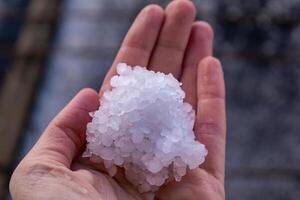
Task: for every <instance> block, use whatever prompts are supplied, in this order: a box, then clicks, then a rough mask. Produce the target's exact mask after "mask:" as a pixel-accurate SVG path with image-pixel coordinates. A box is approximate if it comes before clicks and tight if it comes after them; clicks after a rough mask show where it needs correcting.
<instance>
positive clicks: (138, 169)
mask: <svg viewBox="0 0 300 200" xmlns="http://www.w3.org/2000/svg"><path fill="white" fill-rule="evenodd" d="M117 73H118V75H116V76H114V77H113V78H112V79H111V81H110V83H111V86H112V90H110V91H106V92H105V93H104V94H103V96H102V97H101V99H100V104H101V105H100V107H99V110H97V111H95V112H93V113H92V117H93V119H92V122H90V123H89V124H88V125H87V149H86V152H85V155H86V156H90V157H91V156H97V157H98V158H100V160H102V161H103V162H104V164H105V167H106V169H107V171H108V173H109V174H110V175H111V176H113V175H114V174H115V172H116V166H120V167H123V168H124V169H125V175H126V178H127V179H128V180H129V181H130V182H131V183H132V184H133V185H135V186H136V187H137V188H138V189H139V191H140V192H149V191H155V190H157V189H158V187H159V186H161V185H163V184H164V183H165V182H167V181H171V180H174V179H175V180H176V181H180V180H181V177H182V176H184V175H185V174H186V170H187V167H188V168H189V169H194V168H196V167H198V166H199V165H200V164H201V163H203V162H204V159H205V156H206V155H207V150H206V148H205V146H204V145H203V144H201V143H200V142H199V141H196V140H195V135H194V131H193V127H194V121H195V112H194V110H193V108H192V106H191V105H190V104H188V103H185V102H183V100H184V97H185V93H184V91H183V90H182V89H181V87H180V86H181V83H179V82H178V81H177V80H176V79H175V78H174V77H173V76H172V75H171V74H168V75H166V74H163V73H160V72H156V73H155V72H153V71H149V70H147V69H146V68H143V67H139V66H136V67H133V68H132V67H130V66H128V65H126V64H124V63H121V64H119V65H118V66H117Z"/></svg>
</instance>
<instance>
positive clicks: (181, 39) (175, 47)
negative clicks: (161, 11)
mask: <svg viewBox="0 0 300 200" xmlns="http://www.w3.org/2000/svg"><path fill="white" fill-rule="evenodd" d="M165 12H166V19H165V23H164V25H163V27H162V30H161V34H160V36H159V38H158V42H157V45H156V47H155V48H154V51H153V54H152V57H151V59H150V64H149V68H150V69H151V70H154V71H160V72H164V73H167V74H168V73H172V74H173V75H174V77H176V78H179V77H180V73H181V66H182V60H183V56H184V52H185V49H186V46H187V43H188V39H189V36H190V32H191V28H192V24H193V21H194V19H195V15H196V9H195V6H194V4H193V3H192V2H191V1H187V0H176V1H172V2H171V3H170V4H169V5H168V6H167V8H166V10H165Z"/></svg>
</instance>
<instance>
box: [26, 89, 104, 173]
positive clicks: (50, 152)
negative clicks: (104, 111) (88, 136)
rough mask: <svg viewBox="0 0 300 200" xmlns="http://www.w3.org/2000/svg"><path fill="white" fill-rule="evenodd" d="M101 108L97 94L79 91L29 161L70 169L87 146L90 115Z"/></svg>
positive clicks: (52, 125)
mask: <svg viewBox="0 0 300 200" xmlns="http://www.w3.org/2000/svg"><path fill="white" fill-rule="evenodd" d="M98 106H99V97H98V94H97V92H96V91H94V90H92V89H84V90H82V91H80V92H79V93H78V94H77V95H76V96H75V97H74V98H73V100H72V101H71V102H70V103H69V104H68V105H67V106H66V107H65V108H64V109H63V110H62V111H61V112H60V113H59V114H58V115H57V116H56V117H55V118H54V119H53V120H52V122H50V124H49V126H48V127H47V128H46V130H45V132H44V133H43V135H42V136H41V138H40V139H39V141H38V142H37V144H36V145H35V146H34V147H33V148H32V150H31V151H30V153H29V154H28V156H27V159H37V160H39V161H46V162H53V163H56V164H62V165H64V166H66V167H70V165H71V163H72V161H73V158H74V157H75V156H76V155H77V154H78V153H79V151H80V148H81V147H82V146H83V145H84V144H85V141H86V140H85V131H86V125H87V123H88V122H89V121H90V120H91V117H90V116H89V112H91V111H94V110H96V109H97V108H98Z"/></svg>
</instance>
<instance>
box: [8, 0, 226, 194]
mask: <svg viewBox="0 0 300 200" xmlns="http://www.w3.org/2000/svg"><path fill="white" fill-rule="evenodd" d="M195 15H196V11H195V7H194V5H193V3H192V2H191V1H188V0H175V1H172V2H171V3H170V4H169V5H168V6H167V8H166V9H165V10H163V9H161V8H160V7H159V6H156V5H150V6H147V7H146V8H144V9H143V10H142V11H141V12H140V14H139V15H138V16H137V18H136V19H135V22H134V23H133V25H132V27H131V28H130V30H129V32H128V33H127V35H126V37H125V39H124V41H123V44H122V46H121V47H120V50H119V52H118V54H117V56H116V58H115V61H114V63H113V65H112V67H111V69H110V70H109V72H108V73H107V75H106V78H105V80H104V83H103V85H102V87H101V90H100V96H101V95H102V94H103V92H104V91H105V90H107V89H109V88H110V84H109V80H110V79H111V77H112V76H113V75H115V74H116V65H117V64H118V63H120V62H125V63H127V64H129V65H132V66H135V65H140V66H146V67H147V68H148V69H150V70H154V71H161V72H164V73H172V74H173V75H174V77H176V78H177V79H178V80H180V81H181V82H182V83H183V86H182V87H183V89H184V91H185V92H186V101H187V102H189V103H190V104H192V105H193V107H194V109H195V110H196V113H197V119H196V123H195V134H196V138H197V139H199V140H200V141H201V142H202V143H204V144H205V145H206V148H207V149H208V156H207V157H206V161H205V163H204V164H203V165H201V166H200V168H198V169H195V170H192V171H189V172H188V174H187V175H186V176H185V177H184V178H183V179H182V181H181V182H175V181H174V182H171V183H169V184H167V185H165V186H163V187H162V188H161V189H160V190H159V191H158V192H157V193H156V198H157V199H162V200H163V199H168V200H177V199H189V200H194V199H195V200H198V199H203V200H222V199H225V192H224V158H225V132H226V131H225V130H226V122H225V100H224V96H225V91H224V90H225V89H224V80H223V73H222V69H221V64H220V62H219V61H218V60H217V59H216V58H213V57H211V56H212V46H213V31H212V29H211V27H210V26H209V25H208V24H207V23H205V22H201V21H196V22H195V21H194V18H195ZM98 99H99V94H97V93H96V92H95V91H93V90H91V89H84V90H82V91H81V92H80V93H79V94H78V95H77V96H76V97H75V98H74V99H73V100H72V101H71V102H70V103H69V104H68V105H67V106H66V107H65V108H64V109H63V110H62V111H61V112H60V113H59V114H58V115H57V116H56V117H55V118H54V119H53V121H52V122H51V123H50V124H49V126H48V127H47V129H46V130H45V132H44V133H43V135H42V136H41V138H40V139H39V141H38V142H37V144H36V145H35V146H34V147H33V148H32V150H31V151H30V152H29V153H28V155H27V156H26V157H25V158H24V159H23V160H22V162H21V163H20V164H19V166H18V167H17V168H16V170H15V172H14V173H13V176H12V178H11V182H10V191H11V194H12V197H13V199H22V200H27V199H30V200H35V199H39V200H40V199H41V200H43V199H68V200H69V199H72V200H77V199H97V200H99V199H103V200H107V199H120V200H126V199H142V198H143V197H142V196H141V195H140V194H139V193H138V192H137V191H136V190H135V189H134V188H133V187H132V186H131V185H130V184H129V183H128V182H127V181H126V180H125V179H124V177H123V176H122V172H120V173H119V174H117V176H116V177H115V178H110V177H109V176H108V175H106V174H105V173H103V172H102V170H101V166H97V165H95V164H92V163H91V162H89V161H87V160H85V159H82V158H81V157H80V156H79V155H80V153H81V152H82V150H83V149H84V148H85V142H86V141H85V130H86V124H87V123H88V122H89V121H90V120H91V119H90V117H89V115H88V113H89V112H91V111H94V110H96V109H97V108H98V107H99V101H98Z"/></svg>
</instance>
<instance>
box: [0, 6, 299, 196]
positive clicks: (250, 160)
mask: <svg viewBox="0 0 300 200" xmlns="http://www.w3.org/2000/svg"><path fill="white" fill-rule="evenodd" d="M8 2H9V1H4V0H0V10H1V8H2V7H4V5H9V3H8ZM11 2H13V1H11ZM16 2H21V1H16ZM24 2H25V1H24ZM167 2H168V1H159V0H153V1H151V0H139V1H137V0H110V1H108V0H86V1H81V0H65V1H63V4H62V8H61V15H60V18H59V23H58V26H57V31H56V33H55V37H54V42H53V46H52V49H51V51H50V53H49V55H48V57H47V67H46V69H45V70H44V72H43V76H42V79H41V81H39V82H38V91H37V93H36V96H35V98H34V103H33V106H32V109H31V112H30V113H29V114H28V121H27V124H26V128H25V129H24V131H23V133H22V135H23V137H22V138H23V140H22V141H21V142H20V145H19V146H18V147H19V148H18V152H19V153H18V157H17V160H19V159H21V158H22V157H23V156H24V155H25V154H26V153H27V152H28V150H29V149H30V148H31V147H32V145H33V144H34V143H35V142H36V140H37V139H38V137H39V136H40V134H41V132H42V131H43V129H44V128H45V127H46V125H47V124H48V122H49V121H50V120H51V119H52V118H53V117H54V116H55V115H56V113H57V112H58V111H59V110H60V109H62V108H63V106H64V105H65V104H66V103H67V102H68V101H69V100H70V99H71V98H72V97H73V96H74V95H75V94H76V93H77V92H78V91H79V90H80V89H81V88H83V87H93V88H95V89H98V88H99V86H100V85H101V81H102V79H103V76H104V74H105V73H106V71H107V69H108V68H109V66H110V64H111V63H112V60H113V58H114V56H115V54H116V52H117V49H118V47H119V45H120V43H121V41H122V38H123V36H124V35H125V33H126V31H127V30H128V28H129V26H130V24H131V22H132V21H133V19H134V17H135V16H136V14H137V13H138V11H139V10H140V9H141V8H142V7H143V6H145V5H147V4H149V3H158V4H160V5H166V3H167ZM194 2H195V4H196V7H197V9H198V18H199V19H204V20H206V21H208V22H210V23H211V25H212V26H213V28H214V30H215V55H216V56H218V57H219V58H220V59H221V61H222V63H223V68H224V73H225V80H226V88H227V116H228V132H227V139H228V142H227V155H226V156H227V157H226V173H227V175H226V194H227V199H230V200H239V199H243V200H248V199H249V200H250V199H251V200H252V199H265V200H282V199H284V200H298V199H299V198H300V190H299V187H300V157H299V154H300V137H299V135H298V132H299V130H300V96H299V95H300V91H299V90H300V0H251V1H242V0H226V1H221V0H194ZM1 6H2V7H1ZM2 26H3V22H2V21H1V20H0V42H1V43H3V42H7V41H8V40H5V37H8V36H12V34H8V32H9V31H10V30H11V29H12V28H5V29H3V28H1V27H2ZM6 27H7V26H6ZM178 31H180V30H178ZM15 32H16V31H15ZM3 34H7V36H3ZM1 37H2V38H1ZM16 37H17V36H16ZM3 38H4V39H3ZM12 40H13V37H12ZM12 43H13V42H12ZM1 45H2V44H1ZM1 45H0V46H1ZM7 46H9V44H8V45H7ZM0 50H1V48H0ZM5 55H6V54H5V51H0V64H1V65H0V70H1V75H0V80H2V79H3V77H4V76H5V74H6V73H5V72H6V71H8V68H6V67H5V66H9V59H8V57H5ZM2 66H4V67H2ZM0 134H3V133H0ZM0 156H1V152H0ZM8 171H9V170H8ZM4 172H7V170H6V171H5V170H3V172H2V173H0V185H1V180H2V178H1V177H2V176H5V173H4ZM3 184H5V183H3Z"/></svg>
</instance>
